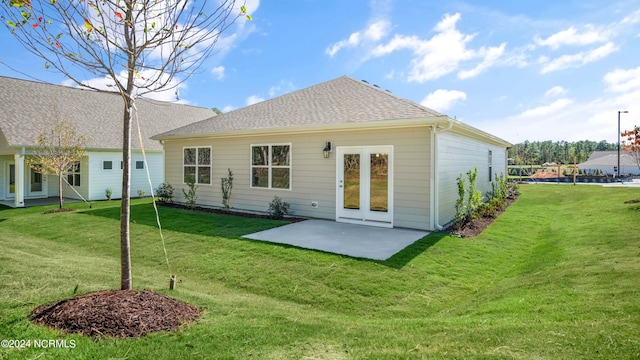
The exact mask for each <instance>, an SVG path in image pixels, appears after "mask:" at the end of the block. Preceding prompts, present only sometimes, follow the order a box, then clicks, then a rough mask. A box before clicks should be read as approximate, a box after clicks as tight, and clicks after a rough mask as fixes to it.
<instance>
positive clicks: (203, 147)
mask: <svg viewBox="0 0 640 360" xmlns="http://www.w3.org/2000/svg"><path fill="white" fill-rule="evenodd" d="M185 149H196V163H195V164H185V163H184V151H185ZM199 149H209V164H208V165H201V164H198V150H199ZM187 166H189V167H192V166H193V167H195V168H196V174H195V178H196V184H198V185H211V184H212V179H213V149H212V148H211V146H184V147H182V183H183V184H186V182H185V181H184V169H185V168H186V167H187ZM200 167H209V182H208V183H201V182H198V178H199V177H198V169H199V168H200Z"/></svg>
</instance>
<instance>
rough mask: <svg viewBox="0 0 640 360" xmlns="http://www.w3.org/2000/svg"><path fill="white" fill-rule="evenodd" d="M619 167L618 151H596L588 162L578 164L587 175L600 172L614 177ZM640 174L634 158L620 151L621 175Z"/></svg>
mask: <svg viewBox="0 0 640 360" xmlns="http://www.w3.org/2000/svg"><path fill="white" fill-rule="evenodd" d="M617 167H618V152H617V151H594V152H593V154H591V156H590V157H589V159H588V160H587V161H585V162H583V163H580V164H578V168H579V169H580V170H582V171H583V172H586V173H587V174H590V173H594V172H596V170H600V171H602V173H603V174H605V175H613V174H617ZM639 174H640V168H638V164H637V163H636V161H635V159H634V158H633V156H632V155H631V154H629V153H628V152H626V151H620V175H639Z"/></svg>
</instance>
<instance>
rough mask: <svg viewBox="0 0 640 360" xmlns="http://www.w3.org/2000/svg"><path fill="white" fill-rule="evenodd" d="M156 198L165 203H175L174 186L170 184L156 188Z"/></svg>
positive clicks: (163, 184)
mask: <svg viewBox="0 0 640 360" xmlns="http://www.w3.org/2000/svg"><path fill="white" fill-rule="evenodd" d="M156 196H158V197H159V198H160V200H161V201H164V202H173V186H171V184H169V183H162V184H160V185H158V187H157V188H156Z"/></svg>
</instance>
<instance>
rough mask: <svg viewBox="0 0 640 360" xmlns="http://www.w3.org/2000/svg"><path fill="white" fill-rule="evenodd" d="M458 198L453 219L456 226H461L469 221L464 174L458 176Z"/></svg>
mask: <svg viewBox="0 0 640 360" xmlns="http://www.w3.org/2000/svg"><path fill="white" fill-rule="evenodd" d="M457 182H458V199H457V200H456V215H455V217H454V219H453V222H454V225H455V227H456V228H458V229H459V228H461V227H462V226H463V225H464V223H465V222H466V221H467V203H466V201H465V200H466V194H467V189H466V188H465V186H464V179H463V178H462V175H460V177H458V179H457Z"/></svg>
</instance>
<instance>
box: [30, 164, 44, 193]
mask: <svg viewBox="0 0 640 360" xmlns="http://www.w3.org/2000/svg"><path fill="white" fill-rule="evenodd" d="M41 191H42V174H41V173H39V172H37V171H36V170H34V169H31V192H41Z"/></svg>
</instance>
